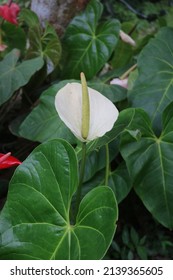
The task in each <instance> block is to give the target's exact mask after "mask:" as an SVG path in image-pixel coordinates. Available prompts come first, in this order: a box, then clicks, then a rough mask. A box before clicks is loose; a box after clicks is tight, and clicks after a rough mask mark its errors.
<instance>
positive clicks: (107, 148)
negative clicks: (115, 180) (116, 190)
mask: <svg viewBox="0 0 173 280" xmlns="http://www.w3.org/2000/svg"><path fill="white" fill-rule="evenodd" d="M105 148H106V170H105V186H108V179H109V145H108V144H106V145H105Z"/></svg>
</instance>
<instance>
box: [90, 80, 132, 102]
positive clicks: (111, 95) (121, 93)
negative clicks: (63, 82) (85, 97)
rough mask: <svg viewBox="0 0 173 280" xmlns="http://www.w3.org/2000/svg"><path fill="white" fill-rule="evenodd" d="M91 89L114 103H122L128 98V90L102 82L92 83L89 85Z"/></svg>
mask: <svg viewBox="0 0 173 280" xmlns="http://www.w3.org/2000/svg"><path fill="white" fill-rule="evenodd" d="M87 84H88V86H89V87H91V88H94V89H95V90H97V91H99V92H100V93H102V94H103V95H104V96H106V97H107V98H108V99H110V100H111V101H112V102H120V101H122V100H125V99H126V98H127V89H125V88H123V87H119V86H117V85H110V84H106V83H104V82H103V81H102V80H100V79H99V80H96V81H90V82H88V83H87Z"/></svg>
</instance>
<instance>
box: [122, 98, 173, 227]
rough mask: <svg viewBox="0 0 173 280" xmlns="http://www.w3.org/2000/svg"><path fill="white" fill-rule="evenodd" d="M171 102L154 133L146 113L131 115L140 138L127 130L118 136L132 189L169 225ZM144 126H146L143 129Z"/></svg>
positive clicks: (172, 215)
mask: <svg viewBox="0 0 173 280" xmlns="http://www.w3.org/2000/svg"><path fill="white" fill-rule="evenodd" d="M172 111H173V104H172V103H171V105H170V106H168V108H166V110H165V111H164V114H163V131H162V133H161V135H160V137H159V138H158V137H156V135H155V134H154V132H153V131H152V128H151V122H150V120H149V117H148V115H147V114H146V113H144V112H142V111H141V118H140V123H139V119H133V122H132V123H131V126H130V129H134V128H139V129H140V131H141V134H142V135H141V139H140V140H139V141H136V140H135V139H134V138H133V137H132V136H131V135H130V134H129V133H128V132H124V133H123V135H122V139H121V149H120V150H121V153H122V156H123V157H124V159H125V161H126V164H127V167H128V170H129V173H130V175H131V178H132V179H133V181H134V187H135V191H136V193H137V194H138V196H139V197H140V198H141V200H142V202H143V203H144V205H145V206H146V208H147V209H148V210H149V211H150V212H151V214H152V215H153V216H154V217H155V218H156V219H157V220H158V221H159V222H160V223H161V224H162V225H164V226H165V227H168V228H170V229H172V228H173V203H172V200H173V192H172V170H173V117H172ZM147 127H148V130H147Z"/></svg>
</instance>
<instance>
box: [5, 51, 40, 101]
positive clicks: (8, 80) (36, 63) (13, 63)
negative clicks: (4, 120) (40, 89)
mask: <svg viewBox="0 0 173 280" xmlns="http://www.w3.org/2000/svg"><path fill="white" fill-rule="evenodd" d="M18 59H19V51H18V50H16V49H14V50H13V51H12V52H10V53H9V54H7V55H6V57H5V58H4V59H3V60H2V61H1V62H0V92H1V95H0V105H2V104H3V103H4V102H6V101H7V100H8V99H9V98H10V97H11V96H12V95H13V93H14V92H15V91H16V90H18V89H19V88H20V87H22V86H24V85H26V84H27V83H28V82H29V80H30V78H31V77H32V75H33V74H34V73H35V72H36V71H38V70H39V69H41V68H42V66H43V60H42V58H41V57H38V58H34V59H30V60H26V61H24V62H22V63H18Z"/></svg>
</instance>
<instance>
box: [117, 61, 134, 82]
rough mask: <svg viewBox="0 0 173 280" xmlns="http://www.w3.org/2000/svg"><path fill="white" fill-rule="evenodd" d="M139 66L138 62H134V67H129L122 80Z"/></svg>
mask: <svg viewBox="0 0 173 280" xmlns="http://www.w3.org/2000/svg"><path fill="white" fill-rule="evenodd" d="M136 67H137V64H134V65H133V66H132V67H130V69H128V70H127V71H126V72H125V73H124V74H123V75H121V77H119V78H120V80H123V79H125V78H127V77H128V75H129V74H130V73H131V72H132V71H133V70H135V68H136Z"/></svg>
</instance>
